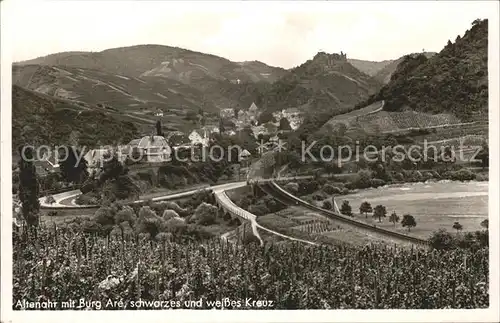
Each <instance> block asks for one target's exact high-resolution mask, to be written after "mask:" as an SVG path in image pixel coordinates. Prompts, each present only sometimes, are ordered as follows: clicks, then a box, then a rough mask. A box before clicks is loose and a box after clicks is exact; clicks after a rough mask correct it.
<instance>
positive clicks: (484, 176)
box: [476, 173, 488, 182]
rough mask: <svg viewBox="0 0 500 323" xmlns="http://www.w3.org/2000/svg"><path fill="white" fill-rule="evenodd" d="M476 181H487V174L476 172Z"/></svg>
mask: <svg viewBox="0 0 500 323" xmlns="http://www.w3.org/2000/svg"><path fill="white" fill-rule="evenodd" d="M476 181H478V182H483V181H488V174H487V173H486V174H480V173H478V174H476Z"/></svg>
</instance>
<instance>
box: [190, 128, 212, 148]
mask: <svg viewBox="0 0 500 323" xmlns="http://www.w3.org/2000/svg"><path fill="white" fill-rule="evenodd" d="M200 133H201V134H200ZM202 134H203V135H202ZM188 137H189V140H190V141H191V146H195V145H202V146H203V147H207V146H208V140H209V138H208V135H207V130H206V129H205V130H193V131H191V133H190V134H189V136H188Z"/></svg>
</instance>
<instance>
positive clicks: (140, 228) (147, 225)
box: [136, 206, 163, 239]
mask: <svg viewBox="0 0 500 323" xmlns="http://www.w3.org/2000/svg"><path fill="white" fill-rule="evenodd" d="M162 224H163V223H162V219H161V218H160V217H158V216H157V215H156V213H155V212H154V211H153V210H151V208H150V207H149V206H143V207H141V209H140V210H139V216H138V219H137V225H136V229H137V232H138V233H147V234H148V236H149V238H151V239H154V238H155V237H156V235H157V234H158V233H159V232H160V231H161V229H162Z"/></svg>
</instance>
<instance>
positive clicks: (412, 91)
mask: <svg viewBox="0 0 500 323" xmlns="http://www.w3.org/2000/svg"><path fill="white" fill-rule="evenodd" d="M380 100H385V106H384V109H386V110H388V111H400V110H402V109H405V108H408V107H409V108H411V109H413V110H416V111H421V112H429V113H443V112H450V113H453V114H454V115H456V116H457V117H458V118H460V119H461V120H463V121H468V120H474V119H484V118H487V116H488V20H487V19H484V20H480V19H477V20H475V21H474V22H473V23H472V28H471V29H470V30H468V31H467V32H466V33H465V35H464V36H463V37H460V36H457V38H456V39H455V42H454V43H452V42H451V41H448V44H447V45H446V46H445V47H444V48H443V50H441V52H439V53H438V54H436V55H434V56H432V57H431V58H427V57H426V56H425V55H423V54H413V55H407V56H405V58H404V59H403V61H402V62H401V63H400V64H399V65H398V68H397V70H396V71H395V72H394V74H393V75H392V76H391V80H390V82H389V83H388V84H386V85H385V86H384V87H383V88H382V89H381V90H380V91H379V92H378V93H377V94H376V95H373V96H371V97H370V98H369V99H368V100H366V101H364V102H362V103H361V104H359V105H358V106H359V107H363V106H367V105H369V104H371V103H373V102H376V101H380Z"/></svg>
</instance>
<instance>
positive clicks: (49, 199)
mask: <svg viewBox="0 0 500 323" xmlns="http://www.w3.org/2000/svg"><path fill="white" fill-rule="evenodd" d="M55 202H56V200H55V199H54V197H53V196H52V195H49V196H47V197H46V198H45V204H54V203H55Z"/></svg>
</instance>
